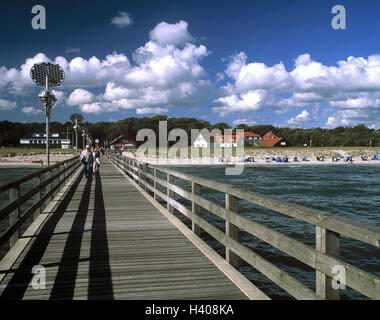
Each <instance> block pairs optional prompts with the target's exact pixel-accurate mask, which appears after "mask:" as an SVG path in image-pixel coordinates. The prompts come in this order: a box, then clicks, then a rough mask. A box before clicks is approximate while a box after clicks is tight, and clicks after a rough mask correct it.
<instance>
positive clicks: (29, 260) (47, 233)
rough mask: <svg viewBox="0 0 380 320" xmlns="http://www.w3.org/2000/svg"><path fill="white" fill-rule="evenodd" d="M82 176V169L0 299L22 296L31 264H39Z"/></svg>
mask: <svg viewBox="0 0 380 320" xmlns="http://www.w3.org/2000/svg"><path fill="white" fill-rule="evenodd" d="M82 177H83V171H82V172H81V173H80V175H79V177H78V178H77V179H76V181H75V182H74V184H73V185H72V186H71V187H70V189H69V191H68V193H67V194H66V195H65V197H64V199H63V200H62V201H61V202H60V204H59V205H58V207H57V210H56V211H55V212H54V214H53V215H52V216H51V217H50V218H49V219H48V220H47V221H46V223H45V224H44V225H43V226H42V227H41V230H40V232H39V234H38V236H37V237H36V239H35V240H34V242H33V243H32V245H31V246H30V249H29V250H28V252H27V253H26V255H25V257H24V258H23V260H22V262H21V263H20V265H19V267H18V268H17V271H16V272H15V273H14V274H13V276H12V278H11V279H10V280H9V282H8V284H7V287H6V288H5V289H4V290H3V292H2V293H1V296H0V300H1V299H4V300H10V299H12V300H20V299H22V298H23V296H24V294H25V292H26V290H27V289H28V286H29V283H30V281H31V280H32V278H33V273H32V272H31V271H32V268H33V266H36V265H39V264H40V261H41V258H42V256H43V255H44V253H45V251H46V248H47V247H48V245H49V242H50V240H51V238H52V236H53V235H54V230H55V228H56V226H57V224H58V221H59V220H60V219H61V218H62V216H63V214H64V213H65V211H66V209H67V207H68V205H69V203H70V201H71V199H72V198H73V196H74V194H75V192H76V190H77V188H78V185H79V183H80V181H81V180H82Z"/></svg>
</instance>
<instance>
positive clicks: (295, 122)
mask: <svg viewBox="0 0 380 320" xmlns="http://www.w3.org/2000/svg"><path fill="white" fill-rule="evenodd" d="M311 120H312V118H311V116H310V113H309V112H308V111H306V110H303V111H302V112H301V113H300V114H299V115H297V116H296V117H294V118H290V119H289V120H287V121H286V123H287V124H289V125H292V126H299V125H302V124H305V123H307V122H309V121H311Z"/></svg>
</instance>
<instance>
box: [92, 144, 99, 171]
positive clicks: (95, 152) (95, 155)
mask: <svg viewBox="0 0 380 320" xmlns="http://www.w3.org/2000/svg"><path fill="white" fill-rule="evenodd" d="M91 152H92V173H96V172H97V171H98V170H99V163H100V153H99V150H98V149H95V148H94V147H92V149H91Z"/></svg>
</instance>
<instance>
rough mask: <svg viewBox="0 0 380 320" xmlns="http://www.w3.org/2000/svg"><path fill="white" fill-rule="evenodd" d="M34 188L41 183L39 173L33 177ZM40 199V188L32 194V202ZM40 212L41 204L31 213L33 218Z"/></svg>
mask: <svg viewBox="0 0 380 320" xmlns="http://www.w3.org/2000/svg"><path fill="white" fill-rule="evenodd" d="M33 180H34V181H33V184H34V188H37V187H38V186H39V185H40V184H41V175H39V176H37V177H34V179H33ZM40 200H41V190H40V191H38V192H37V193H36V194H35V195H34V203H37V202H39V201H40ZM41 212H42V205H40V206H39V207H38V209H37V210H36V211H35V212H34V214H33V220H34V219H36V218H37V216H38V215H39V214H40V213H41Z"/></svg>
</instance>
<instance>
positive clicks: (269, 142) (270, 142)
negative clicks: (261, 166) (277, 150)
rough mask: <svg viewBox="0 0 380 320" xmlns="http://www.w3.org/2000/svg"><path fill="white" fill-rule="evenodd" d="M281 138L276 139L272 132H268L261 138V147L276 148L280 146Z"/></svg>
mask: <svg viewBox="0 0 380 320" xmlns="http://www.w3.org/2000/svg"><path fill="white" fill-rule="evenodd" d="M281 141H282V138H279V137H277V136H276V135H275V134H274V133H273V132H272V131H270V132H268V133H267V134H266V135H264V137H263V142H262V143H261V145H260V146H262V147H276V146H279V145H280V142H281Z"/></svg>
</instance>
